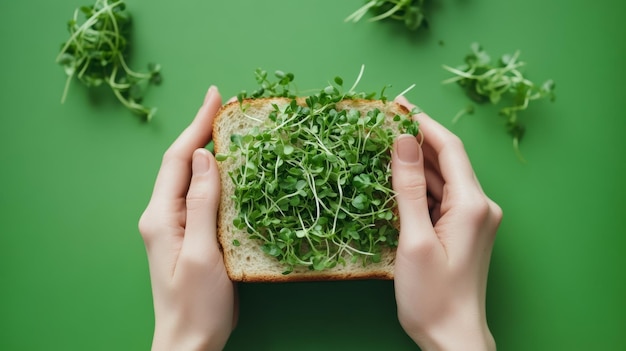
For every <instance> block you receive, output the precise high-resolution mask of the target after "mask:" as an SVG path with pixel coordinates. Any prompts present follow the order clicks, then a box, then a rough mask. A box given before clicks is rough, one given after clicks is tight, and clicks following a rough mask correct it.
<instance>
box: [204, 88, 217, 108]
mask: <svg viewBox="0 0 626 351" xmlns="http://www.w3.org/2000/svg"><path fill="white" fill-rule="evenodd" d="M216 92H217V87H216V86H215V85H211V86H210V87H209V90H207V92H206V95H205V96H204V103H205V104H206V102H207V101H209V99H210V98H211V96H212V95H213V94H215V93H216Z"/></svg>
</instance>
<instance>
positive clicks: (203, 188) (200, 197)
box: [182, 148, 220, 255]
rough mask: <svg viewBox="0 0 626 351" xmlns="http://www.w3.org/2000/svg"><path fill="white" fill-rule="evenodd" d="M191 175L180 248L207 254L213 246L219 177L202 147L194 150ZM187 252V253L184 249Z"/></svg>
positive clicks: (208, 155)
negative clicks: (183, 236)
mask: <svg viewBox="0 0 626 351" xmlns="http://www.w3.org/2000/svg"><path fill="white" fill-rule="evenodd" d="M191 169H192V176H191V183H190V184H189V190H188V192H187V218H186V223H185V238H184V240H183V248H182V250H183V253H184V251H196V250H197V251H200V252H201V254H202V255H207V254H208V253H209V251H210V250H213V249H217V248H218V246H217V238H216V226H217V209H218V206H219V196H220V180H219V172H218V170H217V165H216V163H215V158H214V157H213V155H212V154H211V153H210V152H209V151H208V150H206V149H203V148H201V149H197V150H195V151H194V153H193V158H192V166H191ZM188 253H189V252H188Z"/></svg>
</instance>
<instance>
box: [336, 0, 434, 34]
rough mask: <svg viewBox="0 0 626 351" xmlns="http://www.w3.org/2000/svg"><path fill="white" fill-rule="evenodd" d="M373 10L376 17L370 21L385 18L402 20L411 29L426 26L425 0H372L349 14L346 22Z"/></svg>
mask: <svg viewBox="0 0 626 351" xmlns="http://www.w3.org/2000/svg"><path fill="white" fill-rule="evenodd" d="M368 12H371V13H372V14H373V15H374V17H371V18H369V19H368V21H369V22H375V21H381V20H384V19H389V20H395V21H400V22H402V23H404V25H405V26H406V27H407V28H408V29H410V30H416V29H418V28H420V27H422V26H426V25H427V24H428V22H427V21H426V17H425V16H424V0H370V1H368V2H367V3H366V4H365V5H363V6H362V7H360V8H359V9H358V10H356V11H354V12H353V13H352V14H351V15H350V16H348V17H347V18H346V19H345V21H346V22H350V21H352V22H358V21H360V20H361V19H362V18H363V16H365V14H367V13H368Z"/></svg>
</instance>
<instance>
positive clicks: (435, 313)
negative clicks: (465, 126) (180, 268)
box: [392, 97, 502, 351]
mask: <svg viewBox="0 0 626 351" xmlns="http://www.w3.org/2000/svg"><path fill="white" fill-rule="evenodd" d="M397 102H399V103H400V104H402V105H405V106H406V107H407V108H409V110H411V109H412V108H413V107H414V105H411V104H410V103H409V102H408V101H407V100H406V99H405V98H403V97H401V98H398V99H397ZM415 117H416V118H417V119H418V121H419V123H420V130H421V133H423V134H422V135H421V136H419V135H418V137H417V138H415V137H412V136H409V135H402V136H400V137H398V138H397V140H396V142H395V145H394V153H393V156H392V175H393V188H394V190H395V191H396V192H397V194H398V195H397V200H398V210H399V214H400V239H399V244H398V249H397V254H396V262H395V283H394V284H395V293H396V301H397V306H398V319H399V321H400V324H401V325H402V327H403V328H404V330H405V331H406V332H407V333H408V334H409V336H411V338H412V339H413V340H414V341H415V342H416V343H417V344H418V345H419V346H420V347H421V348H422V349H423V350H429V351H430V350H495V342H494V339H493V336H492V335H491V332H490V331H489V328H488V326H487V319H486V315H485V291H486V285H487V273H488V270H489V260H490V256H491V250H492V247H493V242H494V240H495V234H496V231H497V228H498V226H499V225H500V221H501V219H502V210H501V209H500V207H499V206H498V205H497V204H495V203H494V202H493V201H492V200H490V199H489V198H488V197H487V196H486V195H485V193H484V192H483V190H482V188H481V187H480V184H479V183H478V180H477V179H476V176H475V174H474V171H473V169H472V166H471V164H470V161H469V159H468V157H467V154H466V152H465V149H464V147H463V144H462V143H461V141H460V139H459V138H458V137H456V136H455V135H454V134H452V133H451V132H449V131H448V130H447V129H445V128H444V127H443V126H441V125H440V124H438V123H437V122H435V121H434V120H432V119H431V118H430V117H428V116H427V115H425V114H423V113H420V114H418V115H416V116H415ZM422 136H423V143H422V145H421V148H420V146H419V143H418V140H422V139H421V137H422Z"/></svg>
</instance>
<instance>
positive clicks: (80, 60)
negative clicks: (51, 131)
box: [56, 0, 161, 120]
mask: <svg viewBox="0 0 626 351" xmlns="http://www.w3.org/2000/svg"><path fill="white" fill-rule="evenodd" d="M81 13H82V15H83V16H84V17H85V20H84V22H82V23H79V22H78V21H79V14H81ZM68 30H69V32H70V37H69V39H68V40H67V42H66V43H65V44H64V45H63V46H62V49H61V52H60V53H59V55H58V56H57V59H56V62H57V63H58V64H60V65H62V66H63V67H64V69H65V73H66V74H67V81H66V84H65V89H64V91H63V97H62V98H61V102H64V101H65V99H66V97H67V92H68V89H69V85H70V82H71V81H72V79H73V78H74V77H76V78H78V80H79V81H81V82H82V83H83V84H84V85H86V86H87V87H95V86H99V85H101V84H103V83H104V84H107V85H108V86H109V87H111V90H112V91H113V93H114V94H115V96H116V97H117V99H118V100H119V101H120V102H122V104H124V106H126V107H127V108H128V109H130V110H131V111H132V112H134V113H136V114H138V115H139V116H141V117H143V118H144V119H145V120H150V119H152V117H153V116H154V114H155V113H156V108H149V107H146V106H144V105H142V104H141V101H142V99H143V95H144V92H145V90H146V88H147V86H148V85H150V84H155V85H158V84H160V82H161V75H160V66H159V65H156V64H150V65H149V66H148V71H149V72H148V73H139V72H135V71H133V70H131V69H130V68H129V67H128V64H127V62H126V60H127V57H128V51H129V45H128V44H129V43H128V40H129V39H128V38H129V35H130V30H131V17H130V15H129V13H128V12H127V11H126V5H125V4H124V2H123V1H122V0H119V1H115V2H111V1H109V0H96V3H95V4H94V5H92V6H83V7H81V8H79V9H76V10H75V11H74V16H73V18H72V19H71V20H70V21H69V22H68Z"/></svg>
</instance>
